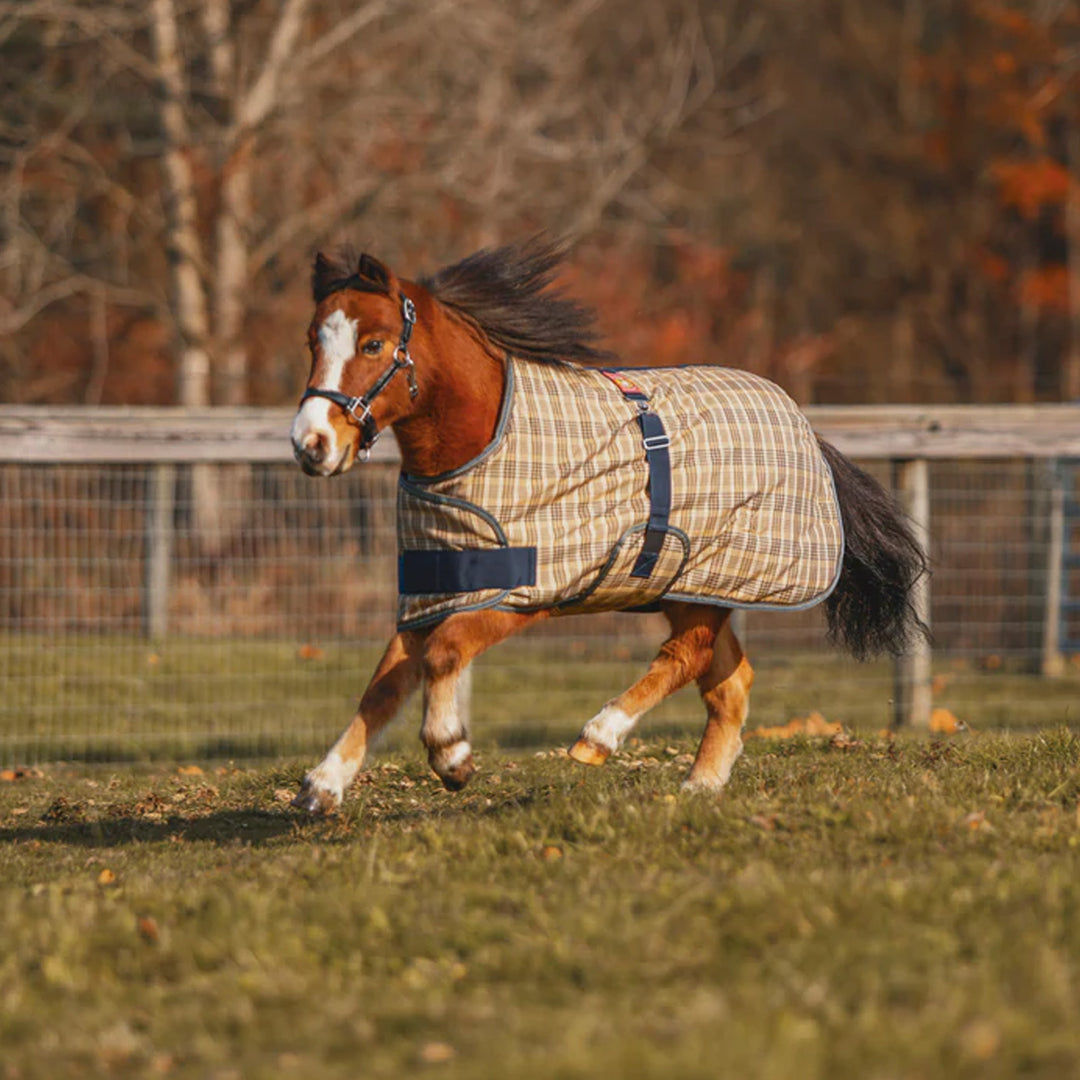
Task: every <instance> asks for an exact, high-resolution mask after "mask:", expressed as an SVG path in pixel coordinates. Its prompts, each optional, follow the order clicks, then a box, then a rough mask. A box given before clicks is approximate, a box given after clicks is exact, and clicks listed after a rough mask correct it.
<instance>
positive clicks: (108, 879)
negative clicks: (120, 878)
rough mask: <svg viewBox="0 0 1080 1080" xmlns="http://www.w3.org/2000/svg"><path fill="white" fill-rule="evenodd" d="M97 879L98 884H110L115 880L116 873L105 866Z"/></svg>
mask: <svg viewBox="0 0 1080 1080" xmlns="http://www.w3.org/2000/svg"><path fill="white" fill-rule="evenodd" d="M97 879H98V884H99V885H111V884H112V883H113V882H114V881H115V880H116V875H115V874H114V873H113V872H112V871H111V870H110V869H109V868H108V867H107V866H106V867H105V869H104V870H102V871H101V873H100V874H98V876H97Z"/></svg>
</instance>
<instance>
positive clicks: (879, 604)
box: [818, 439, 929, 660]
mask: <svg viewBox="0 0 1080 1080" xmlns="http://www.w3.org/2000/svg"><path fill="white" fill-rule="evenodd" d="M818 442H819V443H820V445H821V451H822V453H823V454H824V455H825V460H826V461H827V462H828V463H829V468H831V469H832V474H833V481H834V482H835V484H836V494H837V497H838V498H839V501H840V514H841V517H842V518H843V520H844V563H843V566H842V567H841V570H840V580H839V581H838V582H837V584H836V588H835V589H833V591H832V594H831V595H830V596H829V598H828V599H827V600H826V601H825V615H826V618H827V619H828V621H829V639H830V640H831V641H834V642H837V643H839V644H842V645H844V646H846V647H847V648H848V649H849V650H850V651H851V653H852V655H854V656H855V657H856V658H857V659H859V660H865V659H866V658H867V657H870V656H874V655H876V654H877V653H882V652H890V653H892V654H893V655H896V654H898V653H901V652H903V651H904V650H905V648H907V646H908V645H910V644H911V643H912V642H913V641H914V639H915V638H916V637H918V636H919V635H925V636H929V629H928V628H927V626H926V624H925V623H924V622H923V621H922V620H921V619H920V618H919V616H918V614H917V613H916V611H915V608H914V607H913V606H912V603H911V591H912V589H913V588H914V585H915V582H916V581H918V580H919V578H920V577H921V576H922V575H923V574H925V573H927V572H928V569H929V567H928V564H927V559H926V555H925V554H924V553H923V550H922V548H921V547H920V545H919V541H918V540H916V539H915V534H914V533H913V532H912V530H911V526H910V525H909V524H908V522H907V520H906V519H905V517H904V513H903V511H902V510H901V509H900V508H899V507H898V506H897V504H896V501H895V500H894V499H893V497H892V496H891V495H890V494H889V492H887V491H886V490H885V489H884V488H883V487H882V486H881V485H880V484H879V483H878V482H877V481H876V480H875V479H874V478H873V477H872V476H869V475H868V474H867V473H865V472H863V471H862V469H860V468H859V467H858V466H856V465H853V464H852V463H851V462H850V461H848V459H847V458H846V457H844V455H843V454H841V453H840V451H839V450H837V449H836V447H835V446H830V445H829V444H828V443H827V442H825V441H824V440H823V439H818Z"/></svg>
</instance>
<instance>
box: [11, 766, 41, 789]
mask: <svg viewBox="0 0 1080 1080" xmlns="http://www.w3.org/2000/svg"><path fill="white" fill-rule="evenodd" d="M44 779H45V774H44V773H43V772H42V771H41V770H40V769H35V768H33V767H31V766H29V765H19V766H16V767H15V768H14V769H0V782H3V783H8V784H10V783H12V782H13V781H15V780H44Z"/></svg>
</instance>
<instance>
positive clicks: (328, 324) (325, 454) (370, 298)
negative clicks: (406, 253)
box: [292, 254, 417, 476]
mask: <svg viewBox="0 0 1080 1080" xmlns="http://www.w3.org/2000/svg"><path fill="white" fill-rule="evenodd" d="M312 291H313V293H314V299H315V315H314V317H313V318H312V320H311V325H310V326H309V327H308V335H307V336H308V348H309V349H310V351H311V372H310V374H309V376H308V385H307V390H306V391H305V393H304V396H303V398H302V399H301V401H300V408H299V411H298V412H297V414H296V419H295V420H294V421H293V426H292V444H293V453H294V454H295V455H296V459H297V461H299V463H300V465H301V467H302V468H303V469H304V471H305V472H307V473H309V474H311V475H312V476H334V475H337V474H338V473H342V472H345V471H346V470H347V469H349V468H351V467H352V465H353V464H354V462H355V461H356V460H357V458H358V457H359V456H361V455H362V454H364V453H365V452H366V451H367V450H369V449H370V447H371V444H372V443H373V442H374V441H375V439H376V438H377V437H378V434H379V432H380V431H383V430H385V429H386V428H387V427H389V426H390V425H391V424H393V423H394V422H395V421H396V420H398V419H400V418H401V417H402V416H404V415H405V414H406V413H407V412H408V411H409V410H410V407H411V405H412V400H413V399H414V398H415V397H416V392H417V391H416V379H415V375H414V373H413V366H412V357H411V356H410V355H409V339H410V336H411V334H412V328H413V325H414V324H415V321H416V309H415V307H414V306H413V301H412V299H411V298H410V297H408V296H407V295H406V293H405V292H404V290H403V288H402V285H401V282H399V281H398V280H397V278H395V276H394V275H393V274H392V273H391V272H390V270H388V269H387V267H386V266H384V265H383V264H382V263H381V262H379V260H378V259H375V258H372V256H370V255H361V256H360V257H359V259H358V260H356V259H350V260H349V261H347V262H346V261H342V260H333V259H328V258H327V257H326V256H324V255H322V254H320V255H318V256H317V257H316V259H315V269H314V273H313V274H312Z"/></svg>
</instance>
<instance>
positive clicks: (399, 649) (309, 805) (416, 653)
mask: <svg viewBox="0 0 1080 1080" xmlns="http://www.w3.org/2000/svg"><path fill="white" fill-rule="evenodd" d="M422 642H423V635H422V634H417V633H405V634H395V635H394V637H392V638H391V639H390V644H389V645H387V647H386V652H385V653H383V658H382V660H380V661H379V666H378V667H377V668H376V669H375V674H374V675H373V676H372V677H371V682H370V683H368V687H367V689H366V690H365V691H364V696H363V697H362V698H361V699H360V707H359V708H358V709H357V710H356V715H355V716H354V717H353V720H352V723H351V724H349V726H348V727H347V728H346V729H345V730H344V732H342V734H341V737H340V738H339V739H338V741H337V742H336V743H334V745H333V747H331V749H330V752H329V753H328V754H327V755H326V757H325V758H323V760H322V761H321V762H320V763H319V764H318V765H316V766H315V768H314V769H312V770H311V772H309V773H308V774H307V776H306V777H304V782H303V784H302V785H301V786H300V791H299V793H298V794H297V796H296V798H295V799H293V801H292V805H293V806H295V807H297V809H300V810H308V811H310V812H311V813H313V814H332V813H333V812H334V811H335V810H336V809H337V808H338V807H339V806H340V805H341V800H342V797H343V796H344V794H345V789H346V788H347V787H348V786H349V784H351V783H352V781H353V779H354V778H355V776H356V774H357V773H358V772H359V771H360V767H361V766H362V765H363V764H364V757H365V755H366V753H367V748H368V746H369V745H370V744H371V741H372V739H374V738H375V736H376V735H377V734H378V733H379V732H380V731H381V730H382V729H383V728H384V727H385V726H386V725H387V724H388V723H389V722H390V721H391V720H393V718H394V716H395V715H396V714H397V711H398V709H400V708H401V706H402V704H403V703H404V701H405V699H406V698H407V697H408V696H409V695H410V694H411V693H412V691H413V690H415V689H416V685H417V683H419V681H420V671H421V657H422V655H423V653H422Z"/></svg>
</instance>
